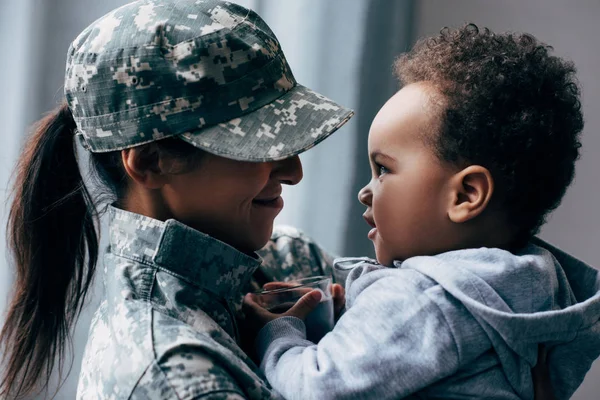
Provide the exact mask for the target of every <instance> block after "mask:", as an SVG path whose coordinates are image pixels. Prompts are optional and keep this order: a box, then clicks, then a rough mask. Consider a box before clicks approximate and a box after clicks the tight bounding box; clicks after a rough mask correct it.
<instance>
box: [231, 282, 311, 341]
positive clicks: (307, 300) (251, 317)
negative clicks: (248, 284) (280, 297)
mask: <svg viewBox="0 0 600 400" xmlns="http://www.w3.org/2000/svg"><path fill="white" fill-rule="evenodd" d="M254 296H255V295H254V294H252V293H248V294H247V295H246V296H245V297H244V304H243V307H242V309H243V311H244V315H245V317H246V321H247V322H248V323H249V324H250V326H251V327H252V328H253V330H254V331H255V332H258V331H259V330H260V329H261V328H262V327H263V326H265V325H266V324H267V323H269V322H271V321H273V320H274V319H277V318H281V317H296V318H300V319H301V320H304V319H305V318H306V316H307V315H308V314H310V312H311V311H312V310H314V309H315V308H316V307H317V306H318V305H319V302H320V301H321V292H320V291H319V290H311V291H310V292H308V293H306V294H305V295H304V296H302V297H301V298H300V300H298V301H297V302H296V304H294V305H293V306H292V307H291V308H290V309H289V310H287V311H286V312H284V313H283V314H274V313H272V312H270V311H268V310H266V309H264V308H262V307H261V306H260V305H259V304H258V303H256V301H254Z"/></svg>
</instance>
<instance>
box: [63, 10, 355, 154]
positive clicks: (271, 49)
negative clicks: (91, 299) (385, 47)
mask: <svg viewBox="0 0 600 400" xmlns="http://www.w3.org/2000/svg"><path fill="white" fill-rule="evenodd" d="M64 91H65V95H66V98H67V102H68V104H69V107H70V109H71V111H72V114H73V117H74V118H75V121H76V124H77V129H78V133H77V136H78V137H79V139H80V141H81V142H82V145H83V146H84V147H85V148H86V149H88V150H91V151H93V152H107V151H114V150H121V149H124V148H128V147H132V146H136V145H140V144H143V143H148V142H152V141H155V140H159V139H162V138H165V137H169V136H177V137H179V138H181V139H183V140H185V141H187V142H189V143H191V144H192V145H194V146H196V147H199V148H201V149H204V150H206V151H208V152H211V153H213V154H217V155H220V156H223V157H226V158H232V159H238V160H246V161H272V160H279V159H284V158H287V157H290V156H292V155H296V154H298V153H300V152H302V151H305V150H307V149H309V148H310V147H312V146H314V145H315V144H317V143H318V142H320V141H321V140H323V139H324V138H326V137H327V136H329V135H330V134H331V133H333V132H334V131H335V130H337V129H338V128H339V127H340V126H341V125H343V124H344V123H345V122H346V121H347V120H348V119H349V118H350V117H351V116H352V114H353V113H352V111H351V110H348V109H346V108H344V107H342V106H340V105H338V104H336V103H334V102H333V101H331V100H329V99H327V98H325V97H323V96H322V95H320V94H318V93H315V92H313V91H311V90H309V89H307V88H305V87H303V86H302V85H299V84H298V83H297V82H296V80H295V78H294V76H293V74H292V71H291V70H290V67H289V65H288V63H287V61H286V59H285V56H284V54H283V52H282V51H281V46H280V44H279V42H278V41H277V38H276V37H275V35H274V34H273V32H272V31H271V30H270V29H269V27H268V26H267V25H266V24H265V22H264V21H263V20H262V19H261V18H260V17H259V16H258V15H257V14H256V13H254V12H253V11H251V10H248V9H246V8H243V7H241V6H239V5H236V4H233V3H229V2H224V1H217V0H204V1H203V0H141V1H136V2H133V3H131V4H128V5H125V6H123V7H121V8H118V9H116V10H114V11H112V12H110V13H108V14H107V15H105V16H104V17H102V18H100V19H98V20H97V21H95V22H94V23H92V24H91V25H90V26H89V27H88V28H86V29H85V30H84V31H83V32H82V33H81V34H80V35H79V36H78V37H77V38H76V39H75V40H74V41H73V43H72V44H71V46H70V48H69V52H68V55H67V66H66V75H65V86H64Z"/></svg>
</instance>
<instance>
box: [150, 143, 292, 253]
mask: <svg viewBox="0 0 600 400" xmlns="http://www.w3.org/2000/svg"><path fill="white" fill-rule="evenodd" d="M300 180H302V164H301V162H300V159H299V158H298V156H294V157H291V158H288V159H285V160H281V161H272V162H258V163H257V162H244V161H235V160H230V159H227V158H223V157H219V156H215V155H212V154H209V153H205V154H203V156H202V161H201V162H200V163H199V165H198V167H196V168H194V169H193V170H192V171H190V172H185V173H181V174H176V175H171V177H170V179H169V183H168V184H167V185H165V186H164V187H163V190H162V192H163V200H164V202H165V203H166V204H165V205H166V206H167V208H168V209H169V211H170V213H171V214H172V217H171V218H174V219H177V220H178V221H180V222H182V223H184V224H186V225H188V226H190V227H192V228H195V229H197V230H199V231H201V232H204V233H206V234H208V235H211V236H213V237H214V238H216V239H219V240H221V241H223V242H225V243H228V244H230V245H232V246H234V247H236V248H237V249H239V250H240V251H243V252H253V251H256V250H258V249H260V248H262V247H263V246H264V245H265V244H266V243H267V241H268V240H269V238H270V236H271V232H272V230H273V220H274V219H275V217H276V216H277V214H279V212H280V211H281V209H282V208H283V199H282V198H281V190H282V185H284V184H286V185H295V184H297V183H298V182H300Z"/></svg>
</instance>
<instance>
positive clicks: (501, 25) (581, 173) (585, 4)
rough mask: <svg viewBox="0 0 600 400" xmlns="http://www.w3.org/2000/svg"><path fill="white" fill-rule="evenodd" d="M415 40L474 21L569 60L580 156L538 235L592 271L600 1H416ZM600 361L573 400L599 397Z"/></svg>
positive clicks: (597, 197) (599, 192)
mask: <svg viewBox="0 0 600 400" xmlns="http://www.w3.org/2000/svg"><path fill="white" fill-rule="evenodd" d="M417 3H418V7H417V10H416V16H415V17H416V19H415V21H414V22H415V24H414V27H415V32H414V35H416V37H421V36H424V35H432V34H435V33H437V32H438V31H439V30H440V28H441V27H443V26H458V25H460V24H462V23H463V22H474V23H476V24H477V25H479V26H487V27H489V28H490V29H492V30H494V31H497V32H501V31H507V30H510V31H522V32H529V33H532V34H533V35H535V36H537V37H538V38H539V39H540V40H542V41H545V42H546V43H548V44H550V45H552V46H554V49H555V51H556V54H558V55H560V56H564V57H567V58H570V59H571V60H573V61H574V62H575V64H576V66H577V67H578V69H579V74H578V75H579V80H580V83H581V86H582V87H583V108H584V116H585V130H584V133H583V147H582V150H583V151H582V153H583V156H582V158H581V160H580V161H579V164H578V165H577V173H576V178H575V183H574V184H573V186H572V187H571V188H570V190H569V192H567V195H566V197H565V199H564V201H563V203H562V205H561V206H560V207H559V209H557V210H556V212H555V213H554V214H553V216H552V217H551V220H550V221H549V222H548V224H547V225H546V226H545V227H544V228H543V230H542V234H541V236H542V237H543V238H544V239H545V240H547V241H549V242H551V243H554V244H556V245H558V246H559V247H561V248H563V249H565V250H567V251H569V252H571V253H573V254H574V255H576V256H577V257H579V258H581V259H583V260H584V261H586V262H588V263H589V264H591V265H593V266H596V267H598V266H600V253H599V252H598V245H599V244H600V212H599V211H598V205H600V185H599V183H600V181H599V175H598V172H599V171H600V157H598V154H599V153H600V78H599V75H598V74H599V73H600V44H599V42H598V39H599V38H600V25H599V24H598V19H599V18H600V1H598V0H575V1H567V0H526V1H522V0H503V1H481V0H453V1H445V0H422V1H419V2H417ZM598 393H600V362H599V361H596V363H595V364H594V367H593V368H592V371H591V372H590V373H589V374H588V376H587V377H586V379H585V381H584V384H583V385H582V387H581V388H580V389H579V391H578V392H577V393H576V395H575V396H574V397H573V399H575V400H592V399H598V398H600V395H599V394H598Z"/></svg>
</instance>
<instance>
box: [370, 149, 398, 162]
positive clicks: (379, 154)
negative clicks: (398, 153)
mask: <svg viewBox="0 0 600 400" xmlns="http://www.w3.org/2000/svg"><path fill="white" fill-rule="evenodd" d="M370 157H371V160H373V162H375V159H383V160H387V161H389V162H395V161H396V159H395V158H394V157H391V156H388V155H387V154H384V153H382V152H381V151H377V150H376V151H373V152H371V154H370Z"/></svg>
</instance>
